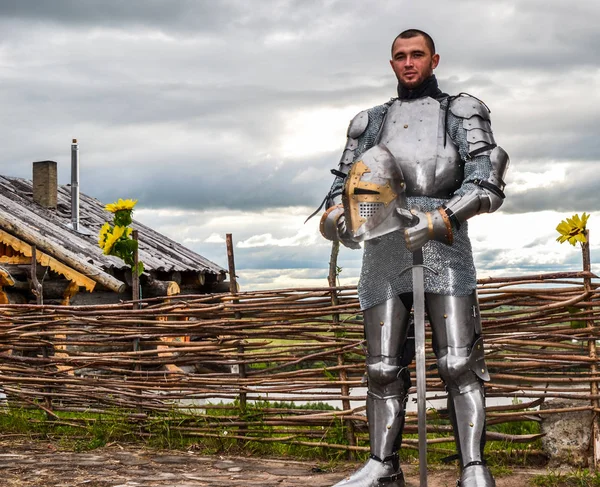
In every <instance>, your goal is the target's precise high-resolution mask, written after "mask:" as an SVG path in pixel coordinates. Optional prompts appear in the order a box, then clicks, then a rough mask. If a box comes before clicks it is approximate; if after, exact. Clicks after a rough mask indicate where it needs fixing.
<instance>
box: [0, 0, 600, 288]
mask: <svg viewBox="0 0 600 487" xmlns="http://www.w3.org/2000/svg"><path fill="white" fill-rule="evenodd" d="M599 20H600V2H598V1H597V0H579V1H578V2H576V8H575V6H574V4H570V3H569V2H565V1H564V0H544V1H541V0H520V1H519V0H506V1H504V0H494V1H491V0H490V1H486V2H482V1H479V0H456V1H452V2H449V1H447V0H434V1H422V2H414V1H409V0H377V1H373V2H365V1H364V0H127V1H123V0H51V1H50V0H49V1H42V0H0V31H1V32H2V34H1V35H0V83H1V89H0V107H1V110H0V122H1V130H0V146H1V148H2V149H1V150H0V174H4V175H10V176H19V177H27V178H30V177H31V162H32V161H36V160H45V159H51V160H56V161H57V162H59V180H60V182H61V183H67V182H68V181H69V177H70V176H69V171H70V155H69V150H70V141H71V139H72V138H78V139H79V141H80V144H81V146H80V147H81V161H82V168H81V187H82V191H83V192H85V193H87V194H90V195H92V196H95V197H97V198H100V199H101V200H103V201H106V202H109V201H112V200H113V199H116V198H118V197H123V198H125V197H130V198H137V199H139V209H138V210H137V211H136V217H137V218H138V219H139V220H141V221H143V222H144V223H146V224H149V225H151V226H153V227H155V228H156V229H158V230H159V231H162V232H163V233H165V234H167V235H169V236H170V237H172V238H174V239H175V240H177V241H180V242H182V243H184V244H185V245H187V246H189V247H190V248H192V249H194V250H196V251H197V252H199V253H200V254H202V255H204V256H206V257H208V258H210V259H212V260H213V261H215V262H216V263H218V264H220V265H222V266H224V267H225V266H226V252H225V244H224V237H225V234H226V233H232V234H233V238H234V241H235V243H236V249H235V251H236V265H237V269H238V274H239V276H240V281H241V285H242V288H243V289H256V288H274V287H284V286H285V287H287V286H296V285H302V286H305V285H306V286H310V285H324V284H326V280H325V276H326V273H327V270H326V269H327V263H328V256H329V250H330V245H329V244H328V243H327V242H326V241H324V240H322V239H321V238H320V236H319V233H318V228H317V227H318V218H314V219H313V220H311V221H310V222H309V223H307V224H303V221H304V219H305V218H306V216H307V215H309V214H310V213H311V212H312V211H313V209H314V208H315V207H316V206H318V204H319V203H320V201H321V200H322V198H323V196H324V194H325V193H326V192H327V190H328V188H329V186H330V184H331V176H330V174H329V169H330V168H332V167H335V166H336V165H337V161H338V160H339V156H340V153H341V150H342V148H343V145H344V143H345V132H346V128H347V124H348V122H349V120H350V119H351V118H352V117H353V116H354V115H355V114H356V113H357V112H358V111H360V110H363V109H365V108H368V107H371V106H373V105H378V104H381V103H383V102H385V101H387V100H388V99H389V98H391V97H393V96H394V95H395V86H396V82H395V78H394V76H393V73H392V71H391V69H390V67H389V64H388V59H389V48H390V43H391V41H392V39H393V38H394V37H395V36H396V34H397V33H399V32H400V31H402V30H404V29H406V28H411V27H416V28H420V29H422V30H425V31H427V32H429V33H430V34H431V35H432V36H433V37H434V39H435V41H436V45H437V50H438V52H439V53H440V55H441V63H440V66H439V67H438V69H437V70H436V74H437V76H438V79H439V82H440V85H441V87H442V88H443V89H444V90H445V91H447V92H449V93H458V92H460V91H466V92H469V93H472V94H474V95H476V96H478V97H479V98H481V99H483V100H484V101H485V102H486V103H487V105H488V106H489V107H490V108H491V110H492V123H493V127H494V131H495V134H496V139H497V141H498V142H499V143H500V144H501V145H502V146H503V147H504V148H505V149H506V150H507V152H508V153H509V154H510V156H511V161H512V162H511V168H510V172H509V175H508V187H507V191H506V193H507V199H506V203H505V205H504V206H503V208H502V210H501V211H499V212H497V213H495V214H493V215H484V216H479V217H477V218H475V219H473V220H472V223H471V236H472V240H473V245H474V249H475V257H476V263H477V265H478V272H479V276H480V277H486V276H490V275H498V274H501V273H504V274H516V273H528V272H543V271H549V270H559V269H560V270H562V269H565V270H566V269H577V268H578V267H579V266H580V264H579V263H580V253H579V251H578V249H576V248H573V247H571V246H569V245H566V244H565V245H559V244H558V243H556V242H555V237H556V232H555V230H554V228H555V227H556V225H557V224H558V222H559V221H560V220H562V219H563V218H565V217H567V216H570V215H571V214H573V213H575V212H582V211H587V212H588V213H592V217H591V219H590V222H589V227H590V229H591V232H592V244H593V254H592V258H593V260H594V261H595V262H596V261H597V262H600V253H599V252H598V250H597V249H598V247H600V220H599V219H598V216H597V215H600V213H598V210H599V209H600V184H599V183H600V171H599V170H598V167H599V166H598V164H599V163H600V138H599V137H598V127H600V110H599V108H598V107H600V89H599V87H600V84H599V81H600V50H599V49H598V46H599V45H600V30H599V29H598V28H597V23H598V21H599ZM360 259H361V252H360V251H350V250H344V251H343V252H342V253H341V255H340V266H341V267H342V268H343V271H342V282H344V283H350V282H356V279H357V276H358V273H359V269H360ZM595 270H596V269H595Z"/></svg>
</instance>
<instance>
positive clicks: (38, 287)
mask: <svg viewBox="0 0 600 487" xmlns="http://www.w3.org/2000/svg"><path fill="white" fill-rule="evenodd" d="M31 284H32V286H33V289H32V290H31V291H32V292H33V294H34V295H35V302H36V304H38V305H42V304H44V289H43V287H42V284H41V283H40V282H39V281H38V278H37V248H36V246H35V245H32V246H31ZM43 312H44V311H43V310H40V313H43ZM40 328H41V329H42V330H43V329H44V328H45V327H44V326H42V327H40ZM42 356H43V357H44V358H46V359H47V358H48V357H49V356H50V352H49V350H48V346H47V345H44V346H43V347H42ZM45 390H46V392H52V389H51V388H49V387H47V388H46V389H45ZM44 402H45V403H46V419H55V418H53V417H52V415H51V414H50V413H49V412H48V411H52V397H51V396H46V398H45V400H44Z"/></svg>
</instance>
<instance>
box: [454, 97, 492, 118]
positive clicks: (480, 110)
mask: <svg viewBox="0 0 600 487" xmlns="http://www.w3.org/2000/svg"><path fill="white" fill-rule="evenodd" d="M450 112H452V114H453V115H455V116H457V117H459V118H471V117H474V116H476V115H478V116H480V117H481V118H483V119H484V120H489V119H490V111H489V110H488V109H487V107H486V106H485V105H484V104H483V103H481V102H480V101H479V100H478V99H477V98H474V97H472V96H459V97H458V98H454V99H453V100H452V101H451V102H450Z"/></svg>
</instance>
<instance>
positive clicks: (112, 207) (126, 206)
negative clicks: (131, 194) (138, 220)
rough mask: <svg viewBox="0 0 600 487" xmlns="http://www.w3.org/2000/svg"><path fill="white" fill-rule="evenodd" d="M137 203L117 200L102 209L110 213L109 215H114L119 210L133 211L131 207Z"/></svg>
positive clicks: (135, 201)
mask: <svg viewBox="0 0 600 487" xmlns="http://www.w3.org/2000/svg"><path fill="white" fill-rule="evenodd" d="M137 202H138V200H124V199H121V198H119V200H118V201H115V202H114V203H109V204H108V205H106V206H105V207H104V209H105V210H106V211H110V212H111V213H116V212H117V211H119V210H129V211H131V210H133V207H134V206H135V204H136V203H137Z"/></svg>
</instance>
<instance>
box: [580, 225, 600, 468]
mask: <svg viewBox="0 0 600 487" xmlns="http://www.w3.org/2000/svg"><path fill="white" fill-rule="evenodd" d="M585 238H586V242H585V243H583V244H581V254H582V257H583V270H584V272H591V271H592V263H591V256H590V232H589V230H586V232H585ZM583 287H584V289H585V292H586V293H587V292H591V291H592V278H591V277H584V278H583ZM587 328H588V329H589V330H590V339H589V340H588V353H589V356H590V358H591V359H592V362H591V365H590V373H591V375H592V377H596V376H597V374H598V366H597V365H596V363H597V360H598V353H597V350H596V340H595V338H594V328H595V323H594V320H588V322H587ZM590 394H591V396H592V407H593V408H594V410H593V411H592V437H591V441H592V445H593V448H592V452H593V456H594V469H595V470H597V469H598V468H599V467H600V418H599V417H598V405H599V401H598V383H597V382H590Z"/></svg>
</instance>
